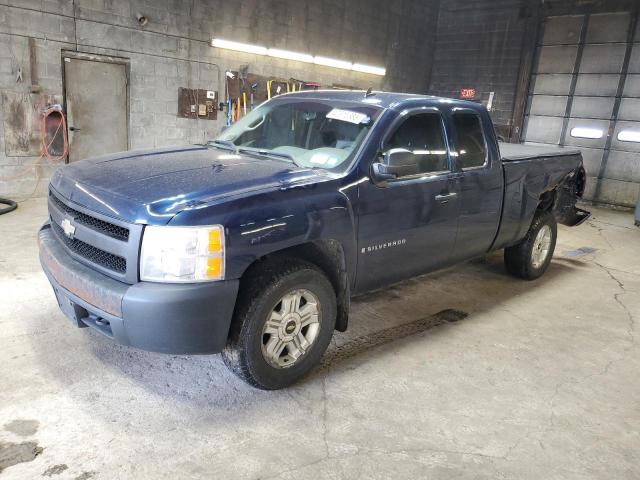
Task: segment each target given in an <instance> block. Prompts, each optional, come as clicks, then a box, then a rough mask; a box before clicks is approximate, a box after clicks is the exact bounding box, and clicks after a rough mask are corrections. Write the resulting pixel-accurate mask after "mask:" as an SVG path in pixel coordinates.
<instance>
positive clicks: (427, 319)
mask: <svg viewBox="0 0 640 480" xmlns="http://www.w3.org/2000/svg"><path fill="white" fill-rule="evenodd" d="M591 210H592V211H593V212H594V217H593V219H592V220H590V221H589V223H588V224H585V225H583V226H581V227H579V228H575V229H568V228H564V227H562V228H561V229H560V237H559V243H558V247H557V249H556V256H555V259H554V261H553V263H552V265H551V268H550V270H549V271H548V272H547V274H546V276H544V277H543V278H542V279H540V280H538V281H536V282H533V283H527V282H523V281H519V280H516V279H513V278H511V277H509V276H507V275H506V274H505V272H504V268H503V265H502V258H501V255H500V254H495V255H491V256H490V257H489V258H487V259H485V260H481V261H475V262H471V263H468V264H466V265H462V266H459V267H456V268H453V269H450V270H447V271H444V272H440V273H436V274H433V275H430V276H426V277H423V278H420V279H417V280H413V281H410V282H407V283H405V284H403V285H401V286H398V287H395V288H391V289H389V290H388V291H386V292H383V293H377V294H373V295H369V296H368V297H367V298H363V299H360V300H359V301H357V302H355V304H354V307H353V316H352V319H351V327H350V330H349V332H347V333H346V334H337V335H336V337H335V341H334V343H333V345H332V346H331V347H330V351H329V353H328V354H327V356H326V357H325V361H324V365H323V367H322V368H319V369H318V370H317V371H316V372H315V373H314V374H313V375H312V376H311V377H309V378H308V379H306V380H305V381H303V382H302V383H301V384H299V385H297V386H295V387H293V388H290V389H288V390H285V391H279V392H262V391H258V390H254V389H252V388H250V387H248V386H246V385H244V384H243V383H241V382H240V381H239V380H237V379H236V378H235V377H233V376H232V375H231V374H230V373H228V372H227V370H226V369H225V368H224V366H223V364H222V361H221V360H220V358H218V357H217V356H212V357H184V356H164V355H159V354H152V353H146V352H141V351H136V350H132V349H129V348H124V347H120V346H117V345H114V344H112V343H111V342H110V341H108V340H107V339H105V338H103V337H101V336H100V335H99V334H96V333H93V332H92V331H89V329H83V330H79V329H75V328H73V327H72V326H71V325H70V323H69V322H68V321H67V320H66V319H65V318H64V317H63V316H62V314H61V313H60V312H59V311H58V308H57V305H56V302H55V300H54V297H53V293H52V291H51V289H50V287H49V285H48V283H47V281H46V279H45V276H44V275H43V273H42V272H41V271H40V267H39V264H38V260H37V248H36V242H35V232H36V231H37V229H38V226H39V225H40V224H41V223H42V221H43V220H44V218H45V216H46V212H45V203H44V201H43V200H31V201H29V202H27V203H25V204H23V205H21V206H20V208H19V210H18V211H16V212H14V213H12V214H9V215H5V216H2V217H0V238H1V239H2V246H1V247H0V292H2V303H1V305H2V307H1V310H0V381H1V384H0V388H1V390H0V392H1V393H0V470H1V469H2V468H3V467H6V468H5V469H4V471H2V473H0V480H9V479H27V478H40V477H41V475H44V476H45V477H52V478H56V479H83V480H86V479H89V478H95V479H118V478H123V479H129V478H153V479H163V478H167V479H175V478H207V479H211V478H221V479H222V478H233V479H257V478H262V479H271V478H274V479H275V478H280V479H293V478H296V479H300V478H313V479H324V478H327V479H329V478H330V479H339V478H350V479H352V478H367V479H371V478H394V479H398V478H407V479H409V478H411V479H415V478H429V479H440V478H443V479H444V478H446V479H449V478H457V479H484V478H486V479H501V478H502V479H506V478H509V479H519V480H523V479H532V480H540V479H545V480H548V479H586V478H589V479H594V478H606V479H610V478H614V479H637V478H640V448H639V446H640V432H639V429H640V381H639V378H640V351H639V350H638V344H637V337H638V335H639V333H638V328H640V327H638V326H637V325H636V323H635V322H636V321H637V320H638V318H640V317H639V312H640V296H639V295H638V292H639V291H640V255H638V252H640V230H639V229H638V228H635V227H633V216H632V215H631V214H630V213H628V212H617V211H612V210H603V209H596V208H593V207H592V208H591ZM450 310H455V311H453V312H452V311H450ZM443 311H444V313H442V312H443ZM456 311H457V312H456ZM18 460H22V463H17V464H15V465H13V466H8V467H7V465H9V464H12V463H15V462H17V461H18Z"/></svg>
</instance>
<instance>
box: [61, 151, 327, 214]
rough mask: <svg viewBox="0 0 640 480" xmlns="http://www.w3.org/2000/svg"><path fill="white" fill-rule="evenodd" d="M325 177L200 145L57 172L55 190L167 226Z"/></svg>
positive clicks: (99, 161)
mask: <svg viewBox="0 0 640 480" xmlns="http://www.w3.org/2000/svg"><path fill="white" fill-rule="evenodd" d="M321 177H324V178H326V176H324V175H322V174H321V173H320V171H316V170H310V169H306V168H300V167H297V166H295V165H293V164H291V163H289V162H288V161H286V160H276V159H271V158H268V157H264V158H262V157H261V158H255V157H254V156H250V155H242V154H234V153H233V152H227V151H224V150H219V149H216V148H208V147H201V146H193V147H176V148H166V149H160V150H159V149H155V150H137V151H129V152H122V153H117V154H113V155H105V156H101V157H96V158H92V159H88V160H83V161H80V162H76V163H73V164H70V165H66V166H64V167H62V168H60V169H58V170H57V171H56V172H55V174H54V175H53V177H52V179H51V186H52V187H53V189H55V190H56V191H57V192H58V193H59V194H60V195H62V196H63V197H65V198H67V199H69V200H71V201H73V202H75V203H77V204H79V205H82V206H84V207H86V208H88V209H90V210H93V211H98V212H100V213H102V214H104V215H108V216H112V217H117V218H121V219H123V220H126V221H129V222H135V223H142V224H156V225H157V224H166V223H168V222H169V220H171V218H173V217H174V216H175V215H176V214H177V213H179V212H181V211H182V210H185V209H187V208H194V207H197V206H201V205H204V204H207V203H212V202H215V201H217V200H220V199H222V198H225V197H232V196H233V197H235V196H241V195H247V194H249V193H252V192H257V191H262V190H267V189H276V188H287V187H289V186H295V185H298V184H306V183H309V182H314V181H318V180H319V179H320V178H321Z"/></svg>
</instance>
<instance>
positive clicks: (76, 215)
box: [49, 193, 129, 242]
mask: <svg viewBox="0 0 640 480" xmlns="http://www.w3.org/2000/svg"><path fill="white" fill-rule="evenodd" d="M49 196H50V197H51V200H53V203H55V205H56V206H57V207H58V208H59V209H60V210H62V211H64V212H66V213H68V214H69V215H71V216H72V217H73V219H74V220H75V221H76V222H78V223H81V224H83V225H86V226H87V227H89V228H91V229H93V230H97V231H99V232H100V233H104V234H105V235H108V236H110V237H112V238H115V239H117V240H122V241H123V242H126V241H128V240H129V229H128V228H125V227H119V226H118V225H114V224H113V223H109V222H105V221H104V220H99V219H97V218H95V217H92V216H90V215H87V214H86V213H82V212H79V211H77V210H75V209H73V208H71V207H70V206H69V205H65V204H64V203H62V202H61V201H60V199H59V198H58V197H56V196H55V195H53V194H52V193H49Z"/></svg>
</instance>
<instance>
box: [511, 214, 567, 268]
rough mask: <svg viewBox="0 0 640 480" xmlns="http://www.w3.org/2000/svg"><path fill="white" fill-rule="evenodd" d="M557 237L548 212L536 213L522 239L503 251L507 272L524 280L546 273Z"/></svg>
mask: <svg viewBox="0 0 640 480" xmlns="http://www.w3.org/2000/svg"><path fill="white" fill-rule="evenodd" d="M557 237H558V224H557V223H556V219H555V217H554V216H553V214H552V213H551V212H549V211H544V212H537V213H536V215H535V216H534V217H533V221H532V222H531V226H530V227H529V231H528V232H527V235H526V236H525V237H524V239H523V240H522V241H521V242H520V243H518V244H517V245H514V246H512V247H508V248H505V249H504V263H505V265H506V267H507V271H508V272H509V273H510V274H511V275H514V276H516V277H519V278H522V279H524V280H535V279H536V278H539V277H541V276H542V275H543V274H544V272H546V271H547V268H548V267H549V264H550V263H551V258H552V257H553V252H554V250H555V248H556V239H557Z"/></svg>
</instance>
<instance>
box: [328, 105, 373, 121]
mask: <svg viewBox="0 0 640 480" xmlns="http://www.w3.org/2000/svg"><path fill="white" fill-rule="evenodd" d="M327 118H330V119H332V120H340V121H342V122H349V123H354V124H356V125H360V124H361V123H368V122H369V120H370V118H369V116H368V115H365V114H364V113H360V112H352V111H351V110H342V109H341V108H334V109H333V110H331V111H330V112H329V113H327Z"/></svg>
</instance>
